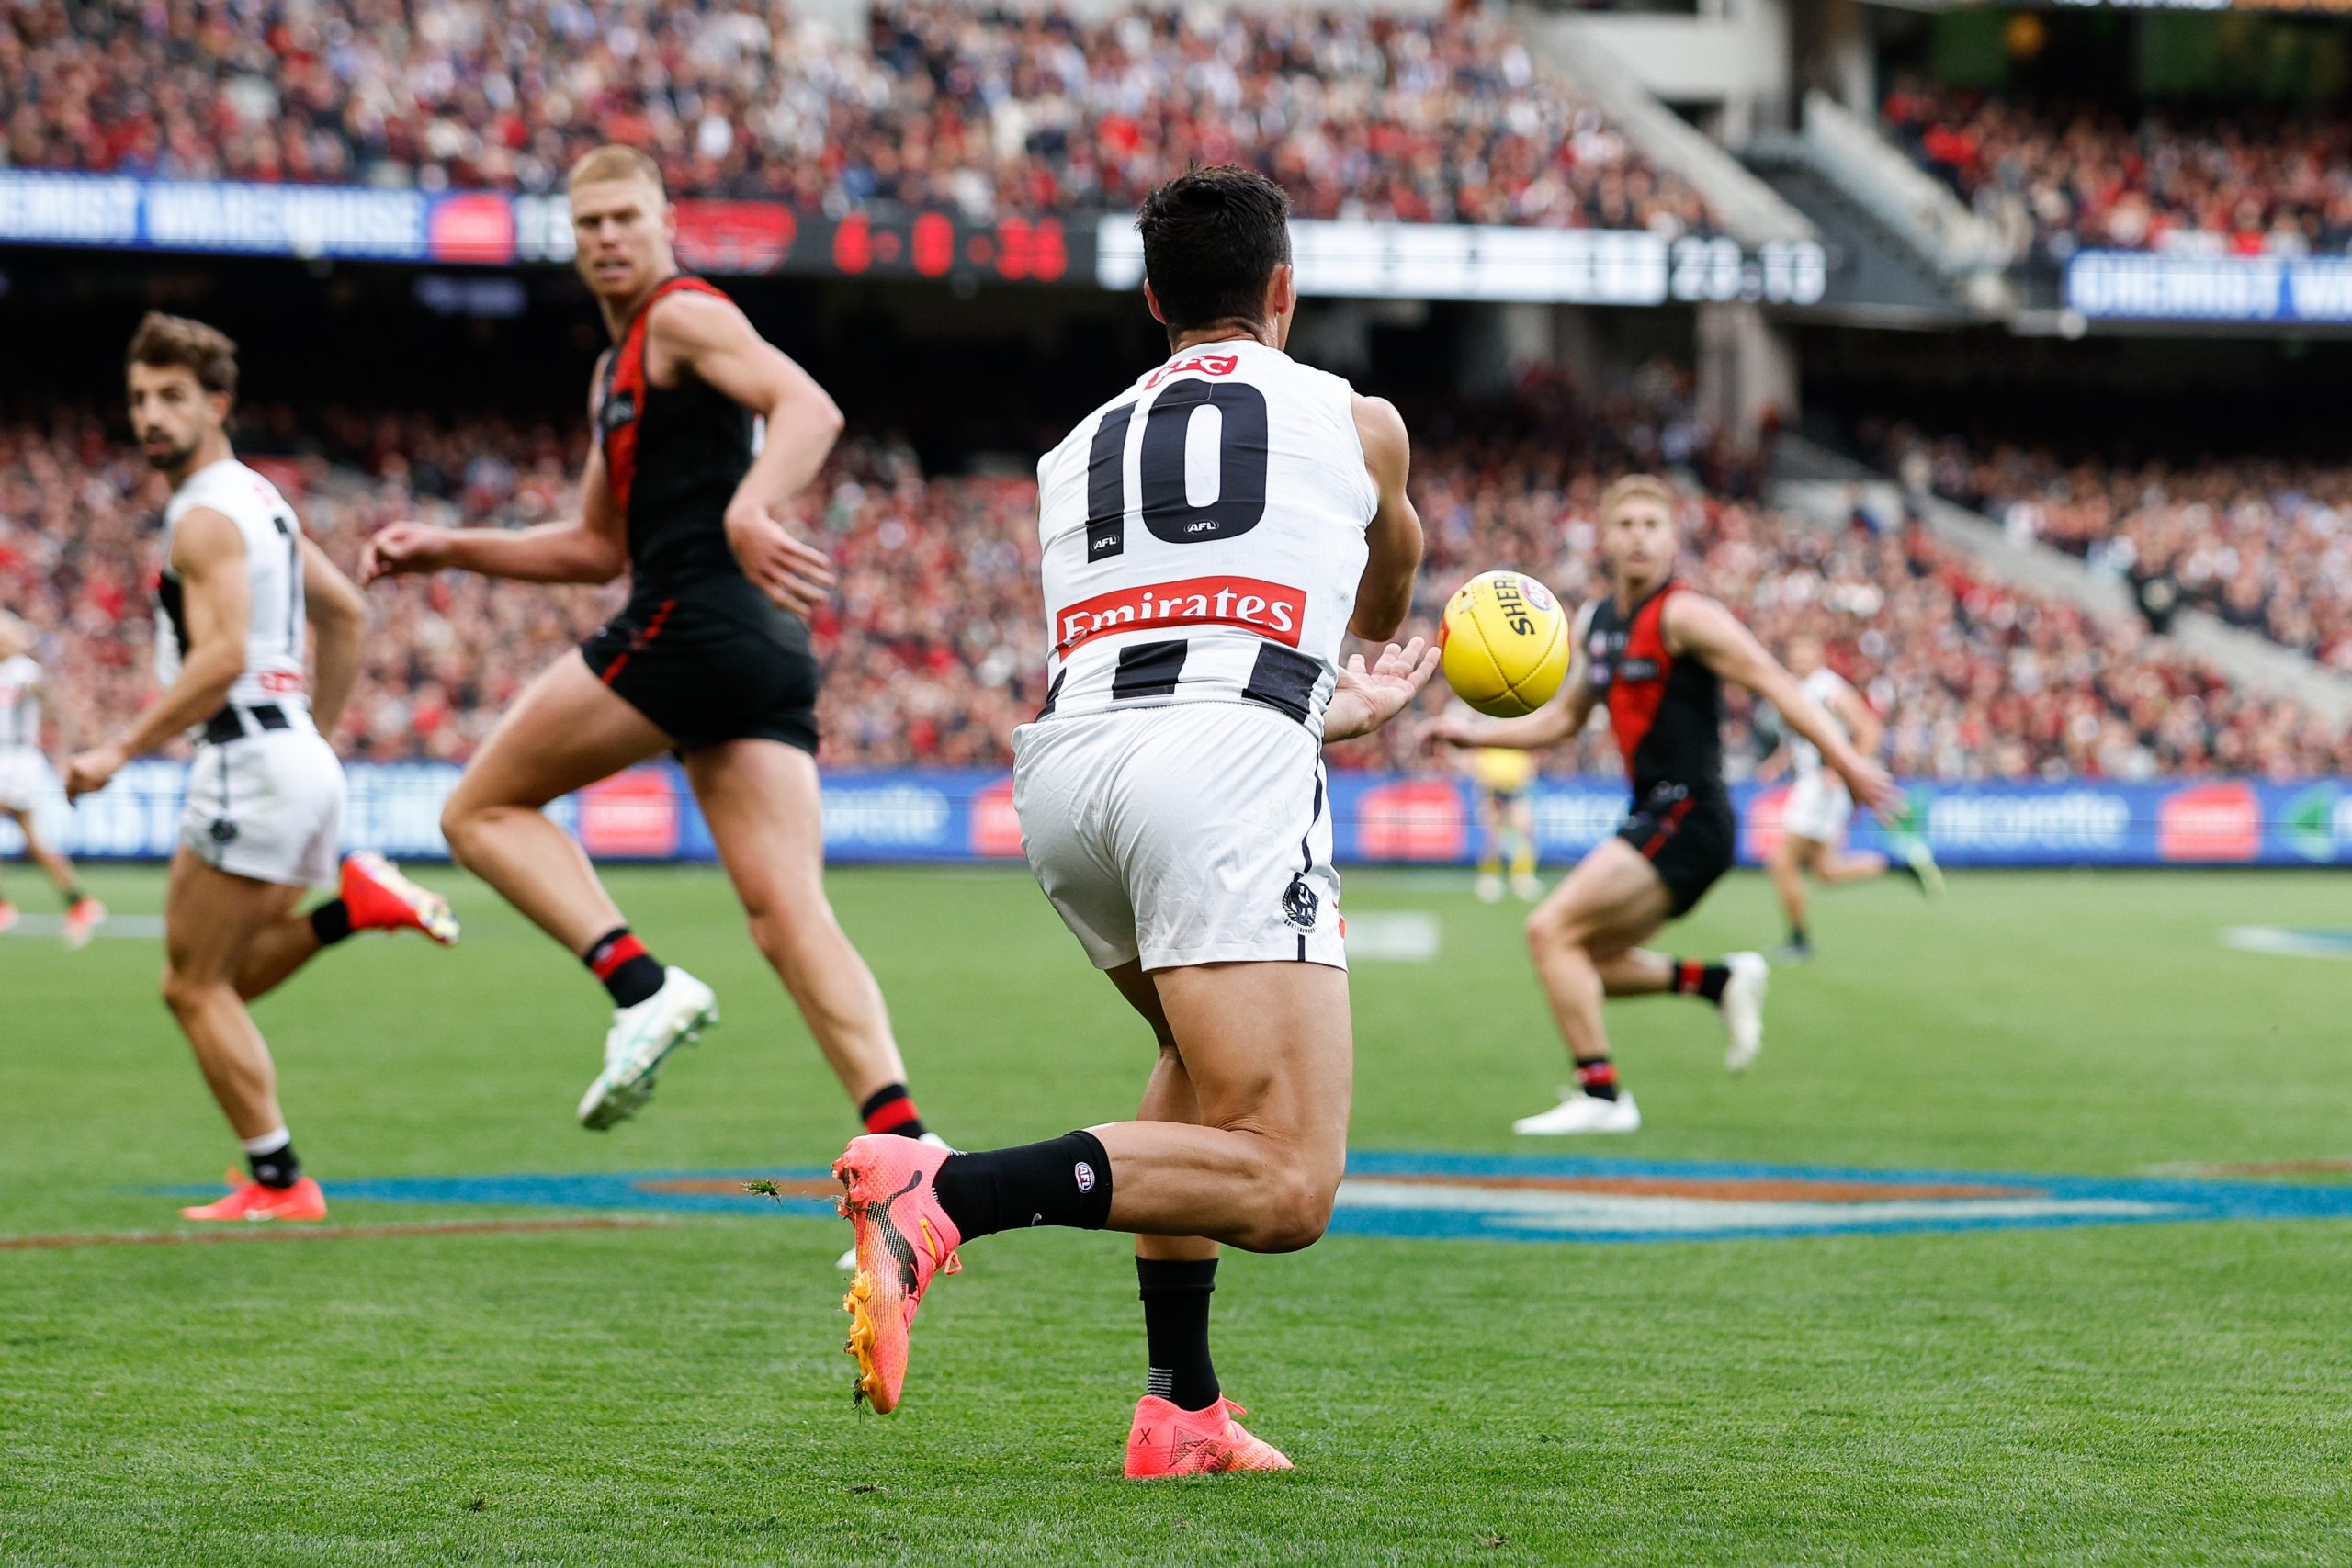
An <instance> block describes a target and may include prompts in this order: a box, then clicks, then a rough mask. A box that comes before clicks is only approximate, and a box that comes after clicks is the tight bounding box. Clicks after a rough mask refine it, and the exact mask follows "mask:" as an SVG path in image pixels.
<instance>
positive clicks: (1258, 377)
mask: <svg viewBox="0 0 2352 1568" xmlns="http://www.w3.org/2000/svg"><path fill="white" fill-rule="evenodd" d="M1354 396H1355V393H1354V389H1353V388H1351V387H1350V386H1349V385H1348V383H1347V382H1346V381H1345V380H1342V379H1341V378H1339V377H1337V376H1333V375H1330V374H1329V373H1327V372H1325V371H1321V370H1315V369H1310V368H1309V367H1306V366H1304V365H1301V364H1299V363H1298V362H1297V361H1296V360H1294V359H1293V358H1291V357H1290V355H1286V354H1284V353H1283V352H1282V351H1281V350H1280V349H1275V348H1270V347H1268V346H1266V345H1265V344H1261V343H1259V342H1256V341H1255V340H1250V339H1244V340H1238V341H1235V342H1230V343H1216V344H1201V345H1199V346H1196V347H1193V348H1188V349H1184V350H1182V351H1181V352H1179V353H1177V354H1175V355H1171V356H1170V358H1169V360H1168V362H1167V363H1165V364H1163V365H1162V366H1160V367H1159V368H1158V369H1156V370H1153V371H1151V372H1150V373H1149V374H1148V375H1146V376H1144V377H1143V378H1141V379H1139V380H1138V381H1136V384H1135V385H1134V386H1133V387H1132V388H1130V389H1127V390H1126V391H1125V392H1123V393H1121V394H1120V395H1119V396H1118V397H1117V398H1115V399H1114V400H1112V401H1110V402H1109V403H1106V404H1104V405H1103V407H1102V408H1101V409H1098V410H1097V411H1096V412H1093V413H1091V414H1090V415H1088V416H1087V417H1086V419H1085V420H1084V421H1083V422H1081V423H1080V424H1079V426H1078V428H1077V429H1075V430H1073V431H1071V432H1070V434H1069V435H1068V436H1067V437H1065V438H1064V439H1063V441H1062V443H1061V445H1060V446H1056V447H1055V448H1054V449H1053V450H1052V451H1051V452H1048V453H1047V454H1046V456H1045V457H1044V458H1042V459H1041V460H1040V461H1039V462H1038V464H1037V491H1038V520H1037V529H1038V535H1039V538H1040V541H1041V542H1042V543H1043V545H1044V547H1045V563H1044V579H1045V597H1046V629H1047V636H1046V641H1047V643H1048V645H1049V646H1050V647H1051V649H1052V650H1053V651H1052V653H1051V655H1050V656H1049V658H1048V660H1047V665H1046V669H1047V673H1048V676H1049V680H1050V684H1049V686H1048V688H1047V695H1046V706H1045V710H1044V711H1043V712H1042V713H1040V714H1039V715H1038V718H1039V719H1041V720H1043V719H1047V718H1051V717H1055V716H1072V715H1077V714H1091V713H1101V712H1104V711H1108V710H1112V709H1119V708H1128V707H1149V706H1154V705H1164V704H1170V703H1186V702H1250V703H1259V704H1262V705H1266V706H1269V707H1272V708H1275V709H1278V710H1279V711H1281V712H1283V713H1285V714H1288V715H1289V716H1291V717H1293V718H1295V719H1296V720H1298V721H1299V722H1300V723H1301V724H1303V725H1305V726H1306V728H1307V729H1308V730H1309V731H1310V732H1312V733H1313V734H1314V735H1316V736H1317V738H1320V736H1321V735H1322V732H1323V714H1324V709H1325V707H1326V705H1328V704H1329V702H1330V699H1331V693H1332V689H1333V688H1334V687H1335V686H1336V685H1337V684H1338V682H1339V671H1340V643H1341V641H1342V639H1344V638H1345V637H1346V636H1347V631H1348V621H1349V618H1350V617H1351V615H1353V614H1354V613H1355V596H1356V588H1357V585H1358V584H1359V582H1360V581H1362V580H1363V568H1364V560H1365V558H1366V556H1367V554H1368V552H1369V547H1368V545H1367V544H1366V542H1365V537H1364V535H1365V530H1366V529H1367V528H1368V527H1369V526H1370V525H1371V523H1372V518H1373V515H1374V513H1375V512H1376V511H1377V510H1378V509H1379V504H1380V495H1379V490H1378V487H1377V486H1375V485H1374V482H1373V478H1372V474H1371V471H1370V470H1369V469H1368V468H1366V467H1365V466H1364V453H1363V440H1362V438H1361V437H1360V436H1359V435H1358V434H1357V433H1356V423H1355V402H1354Z"/></svg>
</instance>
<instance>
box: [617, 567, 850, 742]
mask: <svg viewBox="0 0 2352 1568" xmlns="http://www.w3.org/2000/svg"><path fill="white" fill-rule="evenodd" d="M777 614H778V615H781V614H782V612H777ZM795 625H796V626H797V623H795ZM580 653H581V657H582V658H583V659H585V660H587V661H588V670H589V672H590V673H591V674H593V675H594V676H595V677H596V679H598V680H599V681H602V682H604V683H605V685H607V686H610V687H611V688H612V689H613V690H614V691H616V692H617V693H618V694H620V695H621V696H622V698H623V699H625V700H626V701H627V702H628V705H630V706H631V707H633V708H635V709H637V711H638V712H639V713H641V714H643V715H644V716H646V717H647V718H649V719H650V720H652V721H653V723H654V725H655V727H656V728H659V729H661V731H662V733H663V734H665V735H667V736H669V737H670V739H672V740H673V741H674V742H675V743H676V745H677V749H678V754H679V755H680V756H685V755H688V754H690V753H692V752H695V751H699V750H702V749H704V748H705V747H707V746H716V745H718V744H719V743H720V742H722V741H727V740H781V741H783V742H784V743H785V744H786V745H787V746H797V747H799V748H800V749H801V750H803V751H807V752H809V754H811V755H812V756H813V755H814V754H815V753H816V750H817V687H818V684H819V679H820V677H819V671H818V669H817V660H816V659H815V658H814V657H812V656H811V655H810V654H809V650H808V649H807V648H806V647H805V646H800V647H796V646H794V645H793V643H792V642H791V641H787V640H781V639H779V638H778V637H777V636H776V635H775V632H774V631H773V630H772V629H771V628H769V627H766V626H756V625H752V624H748V623H747V622H746V621H745V620H744V619H743V618H742V617H741V615H739V614H737V613H735V611H734V610H733V609H732V608H731V607H726V608H721V607H714V606H712V605H709V604H700V603H697V602H696V601H695V600H694V599H692V598H675V599H657V600H650V601H648V602H647V603H644V604H638V603H631V604H629V605H628V608H626V609H624V610H623V611H622V612H621V613H620V614H619V615H616V616H614V617H613V619H612V620H611V621H610V622H609V623H608V624H606V625H605V626H603V627H601V628H600V629H599V630H598V631H597V632H596V633H595V634H594V636H592V637H589V638H588V640H587V641H585V642H583V643H582V644H581V645H580Z"/></svg>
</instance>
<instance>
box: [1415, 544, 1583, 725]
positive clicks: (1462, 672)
mask: <svg viewBox="0 0 2352 1568" xmlns="http://www.w3.org/2000/svg"><path fill="white" fill-rule="evenodd" d="M1438 646H1439V647H1440V648H1441V649H1443V650H1444V661H1445V680H1446V684H1448V685H1450V686H1452V687H1453V690H1454V692H1455V694H1457V695H1459V696H1460V697H1461V698H1462V700H1463V701H1464V702H1465V703H1468V704H1469V705H1471V706H1472V707H1474V708H1476V709H1477V710H1478V711H1479V712H1480V713H1483V714H1488V715H1491V716H1494V717H1496V718H1517V717H1518V716H1521V714H1530V713H1533V712H1534V711H1535V710H1536V709H1537V708H1540V707H1542V706H1543V705H1544V704H1545V703H1548V702H1550V701H1551V700H1552V698H1553V696H1554V694H1556V693H1557V692H1558V691H1559V689H1560V682H1562V681H1563V680H1565V679H1566V677H1567V673H1568V651H1569V650H1568V617H1567V616H1566V615H1565V614H1564V613H1562V611H1561V609H1560V602H1559V601H1558V600H1556V599H1555V598H1553V597H1552V591H1551V590H1550V589H1548V588H1546V587H1544V585H1543V584H1542V583H1540V582H1538V581H1535V580H1534V579H1533V578H1532V577H1528V576H1526V575H1524V574H1522V573H1520V572H1516V571H1489V572H1483V573H1481V574H1480V575H1478V576H1476V577H1474V578H1472V579H1471V580H1470V581H1467V582H1465V583H1464V584H1463V585H1462V586H1461V587H1460V588H1459V589H1457V590H1455V591H1454V594H1453V598H1451V599H1449V600H1447V601H1446V604H1445V618H1444V620H1443V621H1442V623H1440V625H1439V626H1438Z"/></svg>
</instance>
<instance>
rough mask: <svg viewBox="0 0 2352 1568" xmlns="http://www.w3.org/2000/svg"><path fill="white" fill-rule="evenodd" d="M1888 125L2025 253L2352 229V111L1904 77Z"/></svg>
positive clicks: (2310, 240) (2229, 247)
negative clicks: (2057, 93) (1940, 83)
mask: <svg viewBox="0 0 2352 1568" xmlns="http://www.w3.org/2000/svg"><path fill="white" fill-rule="evenodd" d="M1881 114H1882V116H1883V119H1884V121H1885V124H1886V128H1887V130H1888V132H1889V134H1891V135H1892V136H1894V139H1895V140H1896V141H1897V142H1899V143H1900V144H1901V145H1903V146H1904V147H1905V148H1907V149H1908V150H1909V151H1910V152H1911V153H1912V155H1913V156H1914V157H1915V158H1916V159H1917V160H1918V162H1919V163H1920V164H1923V165H1924V166H1926V167H1927V168H1928V170H1930V171H1931V172H1933V173H1934V174H1936V175H1939V176H1940V177H1941V178H1943V179H1944V180H1946V181H1947V182H1949V183H1950V184H1951V186H1953V188H1954V189H1956V190H1958V191H1959V192H1960V194H1961V195H1962V196H1963V197H1967V198H1968V199H1969V201H1970V202H1971V203H1972V204H1973V206H1974V207H1975V208H1976V209H1977V211H1978V212H1979V213H1980V214H1981V215H1982V216H1984V217H1985V218H1988V219H1990V220H1993V221H1994V222H1995V223H1996V224H1997V225H1998V226H1999V227H2000V228H2001V229H2002V230H2003V231H2004V232H2006V233H2007V235H2008V236H2009V238H2010V241H2011V243H2012V244H2013V245H2014V246H2015V249H2016V252H2017V254H2018V256H2019V257H2020V258H2022V257H2024V256H2026V255H2029V254H2031V255H2036V256H2041V257H2044V258H2047V259H2050V260H2055V261H2064V259H2065V258H2066V257H2067V256H2069V255H2071V254H2073V253H2074V252H2075V250H2077V249H2081V248H2084V247H2095V248H2103V249H2109V250H2126V251H2141V250H2152V251H2184V252H2192V253H2203V254H2236V255H2260V254H2273V255H2301V254H2310V253H2313V252H2336V251H2342V250H2344V249H2345V248H2346V242H2347V240H2352V118H2346V117H2344V116H2343V115H2341V114H2318V115H2313V114H2308V113H2298V112H2296V111H2294V110H2291V109H2287V108H2270V107H2253V106H2246V105H2232V106H2231V107H2228V108H2227V109H2206V108H2173V107H2150V108H2146V109H2143V110H2138V111H2132V112H2129V113H2127V112H2124V111H2120V110H2118V109H2115V108H2111V107H2103V106H2100V105H2097V104H2089V103H2070V102H2065V101H2062V100H2041V99H2036V98H2032V97H2030V96H1987V95H1984V94H1979V93H1970V92H1958V91H1951V90H1947V89H1944V88H1940V87H1936V86H1931V85H1926V84H1922V83H1919V82H1916V81H1905V82H1903V83H1900V84H1898V85H1896V87H1895V88H1894V91H1893V92H1891V93H1889V94H1888V95H1887V97H1886V99H1885V102H1884V103H1883V106H1882V107H1881Z"/></svg>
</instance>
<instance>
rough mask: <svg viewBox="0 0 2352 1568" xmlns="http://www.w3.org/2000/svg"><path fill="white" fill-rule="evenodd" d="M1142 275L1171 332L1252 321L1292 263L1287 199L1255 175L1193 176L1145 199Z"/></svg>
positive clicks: (1222, 170) (1227, 167)
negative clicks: (1271, 283)
mask: <svg viewBox="0 0 2352 1568" xmlns="http://www.w3.org/2000/svg"><path fill="white" fill-rule="evenodd" d="M1136 228H1137V229H1138V230H1140V231H1142V233H1143V275H1144V276H1145V278H1146V279H1147V280H1148V281H1149V283H1150V284H1151V291H1152V293H1153V295H1154V296H1155V297H1157V298H1158V299H1159V310H1160V313H1161V314H1162V315H1163V316H1165V317H1166V318H1167V320H1168V326H1169V329H1170V331H1171V332H1182V331H1186V330H1188V329H1191V328H1194V327H1205V326H1210V325H1213V324H1215V323H1216V322H1218V321H1257V320H1259V319H1260V318H1261V316H1262V315H1264V313H1265V309H1266V284H1267V280H1268V279H1270V278H1272V276H1273V275H1274V268H1276V267H1278V266H1280V265H1282V264H1283V263H1284V262H1286V261H1288V260H1290V197H1287V196H1285V195H1283V187H1282V186H1278V185H1276V184H1275V183H1274V182H1273V181H1272V180H1270V179H1268V178H1267V177H1266V176H1265V175H1261V174H1260V173H1258V172H1257V171H1256V170H1254V169H1242V168H1236V167H1235V166H1234V165H1232V164H1217V165H1216V166H1214V167H1210V168H1204V169H1191V170H1188V171H1186V172H1185V173H1183V174H1181V175H1177V176H1176V177H1175V178H1174V179H1172V180H1170V181H1169V182H1168V183H1167V184H1166V185H1164V186H1160V187H1159V189H1158V190H1155V191H1153V192H1152V193H1151V194H1150V195H1149V196H1148V197H1144V198H1143V206H1142V208H1141V209H1139V210H1138V211H1137V212H1136Z"/></svg>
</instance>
